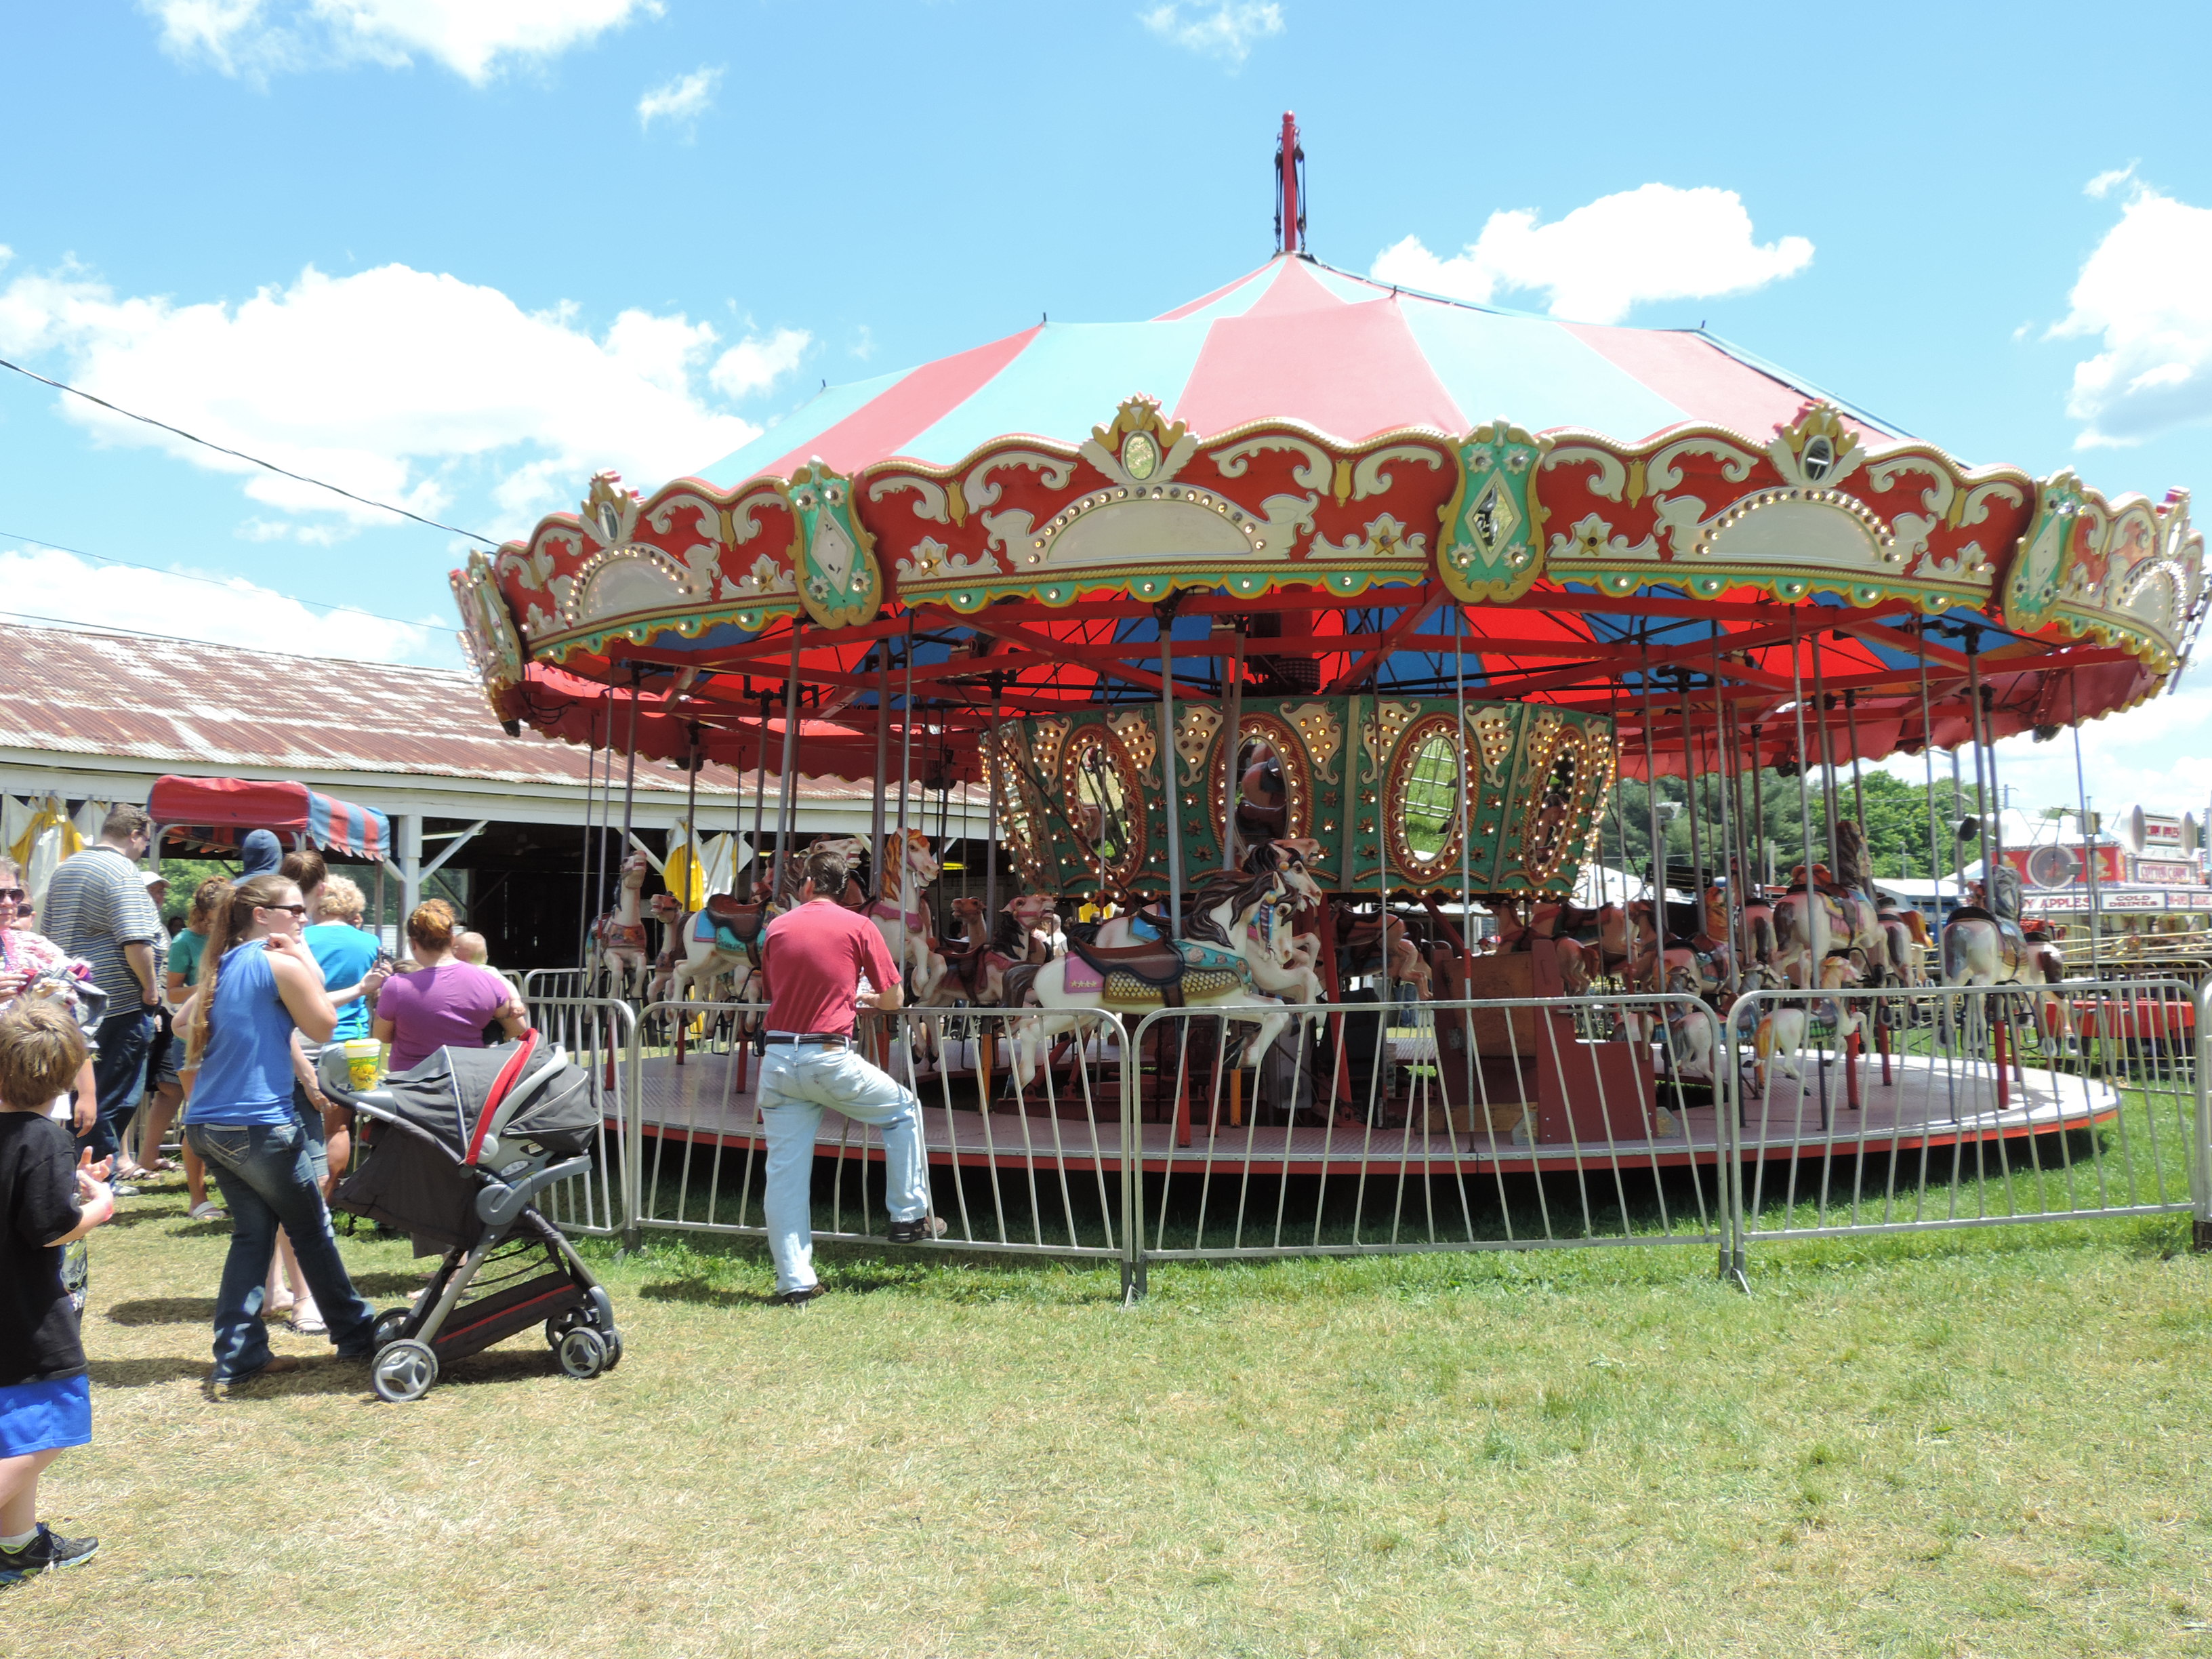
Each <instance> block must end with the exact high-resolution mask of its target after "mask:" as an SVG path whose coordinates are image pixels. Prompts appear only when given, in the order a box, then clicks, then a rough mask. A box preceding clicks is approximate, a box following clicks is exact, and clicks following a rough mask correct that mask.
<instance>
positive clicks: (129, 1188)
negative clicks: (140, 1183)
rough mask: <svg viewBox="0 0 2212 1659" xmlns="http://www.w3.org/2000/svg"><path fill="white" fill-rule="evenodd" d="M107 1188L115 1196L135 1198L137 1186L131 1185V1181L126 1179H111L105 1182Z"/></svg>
mask: <svg viewBox="0 0 2212 1659" xmlns="http://www.w3.org/2000/svg"><path fill="white" fill-rule="evenodd" d="M107 1190H108V1192H109V1194H111V1195H112V1196H113V1197H116V1198H136V1197H137V1196H138V1189H137V1188H136V1187H135V1186H133V1185H131V1182H127V1181H111V1182H108V1183H107Z"/></svg>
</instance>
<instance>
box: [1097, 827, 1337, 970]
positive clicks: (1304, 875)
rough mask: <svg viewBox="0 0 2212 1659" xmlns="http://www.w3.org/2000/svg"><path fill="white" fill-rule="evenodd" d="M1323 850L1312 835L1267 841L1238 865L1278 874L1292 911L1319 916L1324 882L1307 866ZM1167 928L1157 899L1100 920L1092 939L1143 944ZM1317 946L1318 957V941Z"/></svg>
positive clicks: (1105, 946)
mask: <svg viewBox="0 0 2212 1659" xmlns="http://www.w3.org/2000/svg"><path fill="white" fill-rule="evenodd" d="M1320 853H1321V843H1320V842H1317V841H1316V840H1314V839H1313V838H1312V837H1311V836H1299V837H1295V838H1292V839H1290V840H1286V841H1271V842H1262V843H1261V845H1259V846H1257V847H1255V848H1252V849H1251V850H1250V851H1249V852H1248V853H1246V854H1244V859H1243V863H1242V864H1240V865H1239V866H1237V867H1238V868H1239V869H1241V870H1243V872H1245V873H1246V874H1248V875H1261V874H1264V873H1267V872H1271V871H1272V872H1277V873H1279V874H1280V875H1281V877H1282V878H1283V890H1284V893H1285V896H1286V897H1287V898H1288V899H1289V900H1290V903H1291V911H1292V912H1293V913H1294V914H1296V915H1307V914H1313V915H1318V914H1319V913H1320V910H1321V907H1322V903H1323V902H1324V899H1323V897H1322V890H1321V884H1320V883H1319V882H1317V881H1316V880H1315V879H1314V878H1313V875H1312V873H1311V872H1310V871H1309V870H1308V868H1307V865H1308V862H1309V860H1312V859H1314V858H1316V857H1318V856H1319V855H1320ZM1166 927H1167V909H1166V907H1165V906H1164V904H1162V903H1161V902H1159V901H1158V900H1154V901H1152V902H1151V903H1149V904H1145V905H1141V906H1139V908H1136V909H1135V910H1133V911H1131V912H1130V913H1129V914H1128V915H1121V916H1112V917H1109V919H1107V920H1106V921H1102V922H1100V923H1099V924H1098V931H1097V933H1094V934H1092V935H1091V943H1092V944H1094V945H1097V946H1099V947H1100V948H1101V949H1102V950H1118V949H1120V948H1121V947H1122V946H1124V945H1140V944H1143V943H1144V942H1145V941H1146V940H1148V939H1161V938H1164V936H1165V932H1166ZM1299 937H1301V938H1304V937H1306V935H1304V934H1301V935H1299ZM1314 949H1315V952H1316V960H1317V959H1318V956H1319V950H1320V946H1319V945H1318V944H1316V945H1315V947H1314Z"/></svg>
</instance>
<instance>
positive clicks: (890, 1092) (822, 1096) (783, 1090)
mask: <svg viewBox="0 0 2212 1659" xmlns="http://www.w3.org/2000/svg"><path fill="white" fill-rule="evenodd" d="M803 856H804V858H805V866H804V867H805V872H806V878H805V882H804V884H802V885H801V886H800V888H799V903H798V904H797V905H795V906H793V908H791V909H789V910H787V911H786V912H784V914H783V915H780V916H778V917H777V918H776V919H775V921H771V922H770V923H769V925H768V938H767V940H766V942H765V945H763V951H762V960H763V963H764V964H765V966H764V969H763V973H764V975H765V977H766V979H767V981H768V987H769V1011H768V1051H767V1054H766V1055H765V1056H764V1057H763V1060H761V1069H760V1088H759V1094H758V1100H759V1103H760V1114H761V1122H762V1123H763V1125H765V1126H766V1127H767V1130H768V1175H767V1183H768V1193H767V1210H768V1240H769V1249H770V1250H771V1251H773V1252H774V1253H775V1299H776V1300H777V1301H778V1302H780V1303H781V1304H783V1305H784V1306H785V1307H787V1308H804V1307H805V1306H806V1304H808V1303H810V1302H811V1301H812V1300H813V1299H814V1298H815V1297H817V1296H819V1295H821V1294H822V1286H821V1285H819V1284H818V1283H817V1281H816V1279H815V1277H814V1218H813V1208H814V1206H813V1181H814V1136H815V1132H816V1131H817V1129H818V1128H819V1127H821V1123H822V1112H823V1108H824V1107H829V1108H832V1109H836V1111H839V1112H842V1113H843V1114H844V1115H846V1116H847V1117H848V1118H850V1119H851V1120H853V1121H854V1122H856V1123H872V1124H874V1125H876V1126H877V1127H878V1128H880V1129H881V1130H882V1131H883V1132H884V1188H885V1193H884V1199H885V1201H886V1203H887V1204H888V1205H889V1206H890V1212H891V1226H890V1241H891V1243H894V1244H914V1243H921V1242H923V1241H925V1240H928V1239H933V1238H940V1237H944V1234H945V1223H944V1222H943V1221H941V1220H939V1218H937V1217H935V1216H933V1215H932V1214H931V1213H930V1212H929V1166H928V1162H927V1159H926V1158H924V1156H923V1154H922V1146H921V1102H920V1101H919V1100H916V1099H915V1097H914V1091H912V1090H910V1089H908V1088H907V1087H906V1086H905V1085H902V1084H901V1083H900V1082H899V1081H898V1080H897V1079H896V1078H893V1077H891V1076H890V1074H889V1073H885V1072H883V1071H880V1070H878V1068H877V1067H875V1066H871V1065H870V1064H869V1063H868V1062H867V1061H866V1060H864V1059H862V1058H861V1057H860V1050H859V1049H857V1048H854V1045H853V1012H854V1009H855V1008H856V1007H860V1008H875V1009H879V1010H881V1011H882V1012H884V1013H894V1012H897V1010H898V1008H899V1006H900V1003H901V1000H902V993H901V991H900V989H899V970H898V965H897V963H894V962H893V961H892V960H891V957H890V951H887V950H885V949H884V936H883V935H882V934H881V933H878V931H877V930H876V925H875V924H874V923H873V922H872V921H869V920H868V919H867V918H866V917H865V916H862V915H856V914H855V913H854V912H853V911H850V910H848V909H847V908H845V907H844V906H843V905H842V904H840V903H838V902H837V896H838V895H840V894H842V893H843V892H844V890H845V880H846V878H847V876H848V873H849V871H848V866H847V865H846V862H845V859H844V856H843V854H839V853H834V852H830V851H829V850H828V849H826V848H824V849H822V850H819V851H810V852H808V853H806V854H804V855H803ZM863 978H866V981H867V982H868V984H869V985H870V986H871V987H873V988H872V989H871V990H870V991H869V992H868V993H867V994H866V995H865V996H864V995H862V994H860V981H861V980H862V979H863Z"/></svg>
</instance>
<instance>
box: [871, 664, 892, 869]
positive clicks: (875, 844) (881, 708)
mask: <svg viewBox="0 0 2212 1659" xmlns="http://www.w3.org/2000/svg"><path fill="white" fill-rule="evenodd" d="M890 769H891V648H890V643H889V642H888V641H878V644H877V647H876V799H875V800H874V801H873V803H872V804H871V805H870V806H869V808H868V874H869V875H870V876H871V877H872V878H874V881H873V885H874V887H875V890H876V896H877V897H878V898H880V897H882V896H883V891H884V774H885V773H886V772H888V771H890Z"/></svg>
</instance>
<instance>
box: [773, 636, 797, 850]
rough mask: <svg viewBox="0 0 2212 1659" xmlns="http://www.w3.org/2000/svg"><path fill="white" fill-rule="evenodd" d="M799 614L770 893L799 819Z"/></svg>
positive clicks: (788, 681) (786, 701) (787, 686)
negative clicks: (772, 880) (772, 882)
mask: <svg viewBox="0 0 2212 1659" xmlns="http://www.w3.org/2000/svg"><path fill="white" fill-rule="evenodd" d="M798 767H799V613H798V612H797V611H793V613H792V617H791V669H790V671H789V672H788V673H787V674H786V675H785V677H784V681H783V776H782V777H781V779H780V780H779V783H780V785H781V787H780V788H779V789H778V790H777V792H776V802H775V877H774V884H775V886H774V890H775V891H776V892H778V893H781V892H782V891H783V884H784V879H785V872H787V870H788V869H789V867H790V866H789V862H788V856H789V851H790V848H791V842H792V837H793V833H794V832H795V831H796V829H797V828H798V823H797V819H798V816H799V784H798V776H797V773H798Z"/></svg>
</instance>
